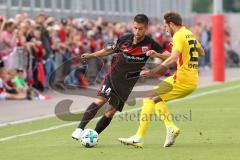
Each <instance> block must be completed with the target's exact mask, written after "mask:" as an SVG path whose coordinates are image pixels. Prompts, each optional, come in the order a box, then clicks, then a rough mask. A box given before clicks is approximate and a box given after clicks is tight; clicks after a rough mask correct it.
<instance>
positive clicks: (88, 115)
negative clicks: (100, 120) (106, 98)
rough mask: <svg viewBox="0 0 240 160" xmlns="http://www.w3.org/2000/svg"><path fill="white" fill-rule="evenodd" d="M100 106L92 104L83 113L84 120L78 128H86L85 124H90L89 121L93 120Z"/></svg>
mask: <svg viewBox="0 0 240 160" xmlns="http://www.w3.org/2000/svg"><path fill="white" fill-rule="evenodd" d="M99 108H100V106H98V105H97V104H95V103H92V104H90V106H88V108H87V109H86V111H85V112H84V114H83V118H82V121H81V122H80V124H79V126H78V128H81V129H84V128H85V126H86V125H87V124H88V122H89V121H91V120H92V119H93V118H94V116H95V115H96V114H97V111H98V110H99Z"/></svg>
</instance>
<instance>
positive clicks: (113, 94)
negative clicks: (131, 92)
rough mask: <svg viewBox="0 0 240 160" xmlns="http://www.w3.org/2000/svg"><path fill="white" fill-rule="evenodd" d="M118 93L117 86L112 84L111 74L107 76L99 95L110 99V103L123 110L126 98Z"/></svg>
mask: <svg viewBox="0 0 240 160" xmlns="http://www.w3.org/2000/svg"><path fill="white" fill-rule="evenodd" d="M117 93H118V92H117V91H116V88H115V87H114V86H113V85H112V80H111V78H110V76H107V77H105V79H104V80H103V83H102V85H101V87H100V89H99V91H98V96H101V97H104V98H106V99H108V102H109V104H110V105H111V106H112V107H114V108H116V109H117V110H118V111H120V112H121V111H122V109H123V107H124V104H125V101H126V100H124V99H123V98H121V96H120V95H118V94H117ZM127 96H128V95H127Z"/></svg>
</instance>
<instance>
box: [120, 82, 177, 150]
mask: <svg viewBox="0 0 240 160" xmlns="http://www.w3.org/2000/svg"><path fill="white" fill-rule="evenodd" d="M169 79H171V78H168V79H167V80H168V81H169ZM165 81H166V80H165ZM165 81H163V82H162V83H160V85H159V86H160V87H159V89H158V90H157V91H158V92H153V93H152V96H151V97H150V98H145V99H144V100H143V106H142V111H141V116H140V124H139V127H138V130H137V132H136V134H135V135H134V136H132V137H130V138H119V139H118V140H119V141H120V142H122V143H124V144H129V145H133V146H135V147H143V137H144V135H145V134H146V132H147V129H148V126H149V124H150V121H151V117H152V115H153V113H154V111H155V103H158V102H159V101H161V98H160V97H159V94H165V93H167V92H169V91H171V90H172V88H173V87H172V84H171V83H169V82H168V81H167V82H165Z"/></svg>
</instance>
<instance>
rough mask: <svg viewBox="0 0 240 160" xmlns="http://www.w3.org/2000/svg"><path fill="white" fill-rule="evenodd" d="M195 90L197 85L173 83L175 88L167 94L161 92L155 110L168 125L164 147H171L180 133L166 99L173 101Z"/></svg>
mask: <svg viewBox="0 0 240 160" xmlns="http://www.w3.org/2000/svg"><path fill="white" fill-rule="evenodd" d="M194 90H195V86H185V85H182V84H173V88H172V90H171V91H170V92H168V93H166V94H162V95H161V94H160V95H159V97H156V98H157V99H158V98H159V99H161V100H160V101H159V102H158V103H156V105H155V112H156V114H157V115H158V116H159V118H161V119H162V120H163V122H164V124H165V127H166V131H167V134H166V139H165V142H164V145H163V146H164V147H170V146H172V145H173V144H174V143H175V140H176V138H177V136H178V135H179V133H180V129H179V128H178V127H177V126H176V125H175V124H174V122H173V120H172V117H171V114H170V112H169V109H168V106H167V104H166V102H165V101H171V100H174V99H178V98H183V97H185V96H187V95H188V94H190V93H192V92H193V91H194Z"/></svg>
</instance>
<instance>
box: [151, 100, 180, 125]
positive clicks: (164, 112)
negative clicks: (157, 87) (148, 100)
mask: <svg viewBox="0 0 240 160" xmlns="http://www.w3.org/2000/svg"><path fill="white" fill-rule="evenodd" d="M155 113H156V114H157V115H158V117H159V118H160V119H161V120H162V121H163V122H164V124H165V127H166V128H168V127H172V126H175V125H174V123H173V121H172V115H171V114H170V112H169V110H168V106H167V105H166V103H165V102H164V101H161V102H158V103H157V104H155Z"/></svg>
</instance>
